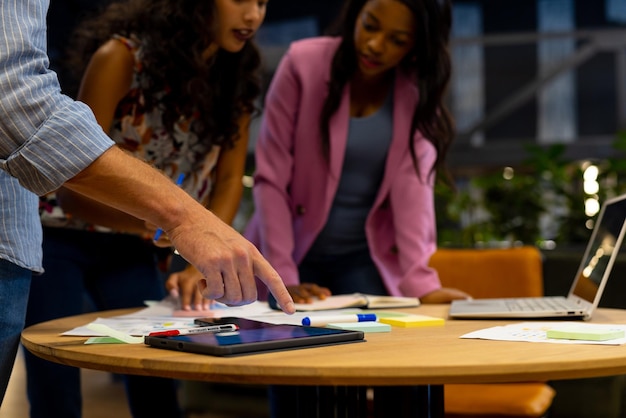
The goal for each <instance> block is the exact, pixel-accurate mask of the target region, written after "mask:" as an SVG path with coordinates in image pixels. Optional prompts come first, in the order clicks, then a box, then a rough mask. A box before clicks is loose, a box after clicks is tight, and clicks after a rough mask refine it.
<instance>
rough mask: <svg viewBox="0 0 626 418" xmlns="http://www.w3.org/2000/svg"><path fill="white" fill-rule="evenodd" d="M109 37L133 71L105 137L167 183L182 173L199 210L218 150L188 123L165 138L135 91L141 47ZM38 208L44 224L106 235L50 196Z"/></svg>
mask: <svg viewBox="0 0 626 418" xmlns="http://www.w3.org/2000/svg"><path fill="white" fill-rule="evenodd" d="M114 38H115V39H117V40H118V41H120V42H122V43H123V44H124V45H125V46H126V47H127V48H128V49H129V51H131V52H132V54H133V56H134V58H135V67H134V73H133V79H132V83H131V87H130V90H129V91H128V94H127V95H126V96H125V97H124V98H123V99H122V100H121V101H120V103H119V104H118V106H117V108H116V109H115V115H114V118H113V122H112V125H111V128H110V129H109V135H110V136H111V138H112V139H113V140H114V141H115V142H116V143H117V144H118V145H119V146H120V148H122V149H125V150H127V151H129V152H130V153H132V154H134V155H135V156H136V157H138V158H140V159H142V160H144V161H146V162H148V163H150V164H152V165H153V166H154V167H156V168H158V169H160V170H162V171H163V172H164V173H165V174H166V175H167V176H169V177H171V178H172V179H176V178H178V176H179V175H180V174H184V175H185V180H184V182H183V184H182V186H181V187H183V188H184V189H185V191H186V192H187V193H189V194H190V195H191V196H193V197H194V198H195V199H196V200H197V201H199V202H201V203H202V204H203V205H204V206H206V205H208V203H209V196H210V194H211V187H212V183H213V174H214V169H215V166H216V164H217V160H218V158H219V154H220V147H219V146H215V145H213V146H207V145H206V144H205V143H203V142H202V141H201V140H200V139H198V137H197V135H196V134H194V133H193V132H191V131H190V128H189V127H190V126H191V123H192V122H193V119H184V118H181V120H179V121H178V122H177V123H176V124H175V126H174V132H173V133H172V134H170V133H169V132H167V130H166V128H165V127H164V125H163V118H162V113H161V111H160V109H158V108H155V109H153V110H151V111H150V112H146V110H145V108H144V104H145V100H144V96H143V92H142V91H141V89H140V86H141V82H142V77H143V72H142V62H141V43H140V42H139V41H138V40H137V39H134V38H125V37H121V36H115V37H114ZM39 209H40V210H39V212H40V215H41V221H42V224H43V225H44V226H53V227H68V228H73V229H85V230H98V231H108V229H107V228H102V227H98V226H97V225H91V224H87V223H85V222H82V221H80V220H79V219H76V218H72V217H71V216H70V215H69V214H66V213H64V212H63V210H62V209H61V208H60V207H59V206H58V205H57V202H56V196H55V194H54V193H50V194H48V195H46V196H44V197H42V198H41V200H40V208H39Z"/></svg>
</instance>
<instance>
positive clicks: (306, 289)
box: [287, 283, 331, 303]
mask: <svg viewBox="0 0 626 418" xmlns="http://www.w3.org/2000/svg"><path fill="white" fill-rule="evenodd" d="M287 290H288V291H289V294H290V295H291V297H292V299H293V301H294V303H312V302H313V300H314V299H315V298H317V299H320V300H324V299H326V298H327V297H328V296H330V295H331V292H330V290H329V289H328V288H327V287H322V286H318V285H316V284H315V283H301V284H299V285H295V286H287Z"/></svg>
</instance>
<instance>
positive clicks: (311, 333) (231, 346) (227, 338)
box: [145, 318, 364, 356]
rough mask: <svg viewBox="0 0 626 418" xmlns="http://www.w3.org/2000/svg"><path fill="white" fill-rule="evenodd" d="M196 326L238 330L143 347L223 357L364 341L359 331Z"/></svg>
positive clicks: (246, 323)
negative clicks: (234, 328)
mask: <svg viewBox="0 0 626 418" xmlns="http://www.w3.org/2000/svg"><path fill="white" fill-rule="evenodd" d="M196 322H197V323H199V324H202V325H211V324H216V323H220V324H221V323H234V324H237V325H238V326H239V330H237V331H226V332H218V333H215V332H208V333H201V334H190V335H178V336H168V337H162V336H160V337H146V338H145V343H146V344H148V345H151V346H153V347H158V348H165V349H170V350H179V351H186V352H192V353H199V354H210V355H218V356H225V355H232V354H243V353H255V352H263V351H271V350H283V349H289V348H305V347H314V346H319V345H326V344H337V343H342V342H351V341H362V340H363V338H364V334H363V332H361V331H347V330H339V329H331V328H318V327H302V326H298V325H276V324H270V323H266V322H259V321H252V320H249V319H244V318H221V319H219V320H216V319H206V320H197V321H196Z"/></svg>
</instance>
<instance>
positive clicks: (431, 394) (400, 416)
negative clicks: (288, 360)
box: [275, 385, 444, 418]
mask: <svg viewBox="0 0 626 418" xmlns="http://www.w3.org/2000/svg"><path fill="white" fill-rule="evenodd" d="M285 389H286V388H285ZM289 389H290V390H292V391H293V392H292V396H290V397H289V398H291V399H285V398H284V397H283V401H282V402H280V403H281V404H282V406H283V407H284V406H287V404H289V403H290V401H291V402H294V401H295V405H292V407H289V408H288V409H286V410H284V412H283V413H282V414H278V415H277V416H275V418H283V417H285V418H286V417H291V418H293V417H297V418H309V417H310V418H327V417H336V418H367V417H372V416H373V417H374V418H387V417H389V416H393V417H397V418H444V404H443V385H422V386H377V387H374V388H372V389H373V394H374V398H373V403H372V405H371V407H372V408H373V410H372V411H368V404H367V396H366V393H367V388H366V387H359V386H356V387H355V386H296V387H291V388H289ZM277 400H278V399H277Z"/></svg>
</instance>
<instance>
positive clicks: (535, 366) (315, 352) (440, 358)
mask: <svg viewBox="0 0 626 418" xmlns="http://www.w3.org/2000/svg"><path fill="white" fill-rule="evenodd" d="M132 311H133V310H132V309H131V310H117V311H107V312H96V313H90V314H84V315H79V316H73V317H68V318H62V319H57V320H53V321H49V322H44V323H41V324H37V325H34V326H31V327H29V328H27V329H25V330H24V331H23V333H22V343H23V344H24V346H25V347H26V348H27V349H28V350H29V351H31V352H33V353H34V354H36V355H38V356H40V357H42V358H44V359H46V360H50V361H53V362H57V363H62V364H66V365H70V366H75V367H83V368H88V369H96V370H105V371H110V372H115V373H124V374H140V375H151V376H162V377H171V378H178V379H187V380H205V381H214V382H227V383H228V382H231V383H251V384H300V385H372V386H379V385H380V386H384V385H421V384H444V383H495V382H523V381H535V380H540V381H545V380H557V379H570V378H583V377H597V376H610V375H618V374H626V345H623V346H603V345H582V344H577V345H570V344H549V343H529V342H509V341H487V340H475V339H460V338H459V336H461V335H463V334H465V333H467V332H470V331H475V330H479V329H484V328H488V327H492V326H496V325H505V324H509V323H514V322H521V321H519V320H518V321H498V320H453V319H447V320H446V323H445V325H443V326H432V327H419V328H399V327H393V329H392V331H391V332H390V333H367V334H366V335H365V338H366V342H361V343H354V344H343V345H334V346H324V347H317V348H307V349H300V350H289V351H281V352H272V353H263V354H253V355H244V356H238V357H228V358H222V357H214V356H208V355H200V354H191V353H182V352H178V351H171V350H163V349H158V348H151V347H148V346H145V345H143V344H135V345H131V344H128V345H122V344H97V345H95V344H92V345H85V344H83V343H84V342H85V340H86V337H70V336H62V335H59V334H60V333H62V332H65V331H68V330H70V329H73V328H75V327H77V326H80V325H85V324H87V323H89V322H91V321H93V320H95V319H96V318H97V317H105V316H114V315H121V314H126V313H130V312H132ZM400 311H403V312H413V313H418V314H424V315H432V316H439V317H444V318H445V317H447V313H448V305H423V306H420V307H419V308H412V309H402V310H400ZM592 322H597V323H621V324H626V310H616V309H598V310H596V312H595V314H594V317H593V321H592Z"/></svg>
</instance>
